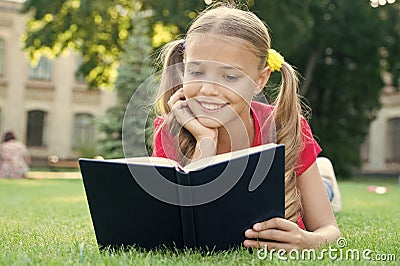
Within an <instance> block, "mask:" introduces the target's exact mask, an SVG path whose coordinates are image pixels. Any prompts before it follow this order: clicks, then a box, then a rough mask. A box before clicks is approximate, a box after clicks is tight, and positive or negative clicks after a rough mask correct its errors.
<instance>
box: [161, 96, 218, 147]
mask: <svg viewBox="0 0 400 266" xmlns="http://www.w3.org/2000/svg"><path fill="white" fill-rule="evenodd" d="M187 101H188V100H186V98H185V95H184V94H183V89H179V90H177V91H176V92H175V93H174V94H173V95H172V96H171V98H170V99H169V101H168V105H169V107H170V108H171V110H172V111H171V113H172V115H173V117H175V119H176V120H177V122H178V123H179V124H181V125H182V126H183V127H184V128H186V129H187V130H188V131H189V132H190V133H191V134H192V135H193V137H194V138H195V139H196V140H197V141H198V142H200V141H202V140H203V139H212V140H214V141H216V140H217V136H218V130H217V129H216V128H208V127H205V126H203V125H202V124H201V123H200V122H199V120H197V118H196V117H195V116H194V115H193V113H192V112H191V110H190V109H189V106H188V104H187Z"/></svg>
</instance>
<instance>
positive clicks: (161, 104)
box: [154, 40, 196, 165]
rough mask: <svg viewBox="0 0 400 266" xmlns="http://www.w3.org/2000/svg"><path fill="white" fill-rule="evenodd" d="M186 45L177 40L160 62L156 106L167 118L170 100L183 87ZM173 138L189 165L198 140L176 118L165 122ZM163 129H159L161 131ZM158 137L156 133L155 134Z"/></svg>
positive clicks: (181, 155) (181, 159) (182, 159)
mask: <svg viewBox="0 0 400 266" xmlns="http://www.w3.org/2000/svg"><path fill="white" fill-rule="evenodd" d="M184 45H185V40H176V41H172V42H170V43H168V44H166V45H165V46H164V47H163V49H162V51H161V57H160V61H161V62H163V67H162V69H163V70H162V73H161V78H160V88H159V90H158V91H159V92H158V93H159V95H158V96H157V103H156V104H155V108H156V113H157V114H158V115H162V116H166V115H168V114H169V113H170V112H171V108H170V107H169V105H168V100H169V99H170V98H171V96H172V95H173V94H174V93H175V92H176V91H177V90H179V89H181V88H182V86H183V73H184V64H183V59H184ZM165 123H167V125H168V127H169V130H170V132H171V134H172V135H173V136H178V141H177V143H178V147H179V151H178V154H179V155H178V156H179V157H178V158H175V159H178V160H180V161H181V163H182V164H183V165H185V164H186V163H188V162H189V161H190V159H191V158H192V156H193V153H194V150H195V146H196V140H195V138H194V137H193V135H192V134H191V133H190V132H189V131H188V130H187V129H185V128H184V127H183V126H182V125H181V124H179V123H178V121H177V120H176V119H175V118H174V117H170V118H169V119H166V120H165ZM161 128H162V127H159V130H161ZM154 135H156V133H155V134H154Z"/></svg>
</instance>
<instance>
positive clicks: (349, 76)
mask: <svg viewBox="0 0 400 266" xmlns="http://www.w3.org/2000/svg"><path fill="white" fill-rule="evenodd" d="M252 9H254V10H257V11H258V12H257V14H258V15H259V16H260V17H262V18H263V19H264V20H265V21H266V22H267V23H268V24H269V26H270V27H271V29H272V39H273V47H274V48H275V49H277V50H281V49H282V50H281V51H283V55H284V56H285V58H286V60H287V61H288V62H289V63H291V64H293V65H295V66H296V67H297V68H298V71H299V73H300V74H301V76H302V77H303V79H302V81H301V89H300V93H301V94H302V95H303V96H305V98H306V99H307V100H308V103H309V105H310V106H311V108H312V120H311V126H312V129H313V132H314V134H316V136H317V139H318V140H319V143H320V145H321V146H322V148H323V155H325V156H327V157H330V158H331V159H332V161H333V162H334V165H335V168H336V170H337V173H338V175H339V176H340V177H343V178H345V177H349V176H350V175H351V173H352V172H353V171H354V170H356V169H357V168H358V167H359V165H360V146H361V144H362V143H363V141H364V138H365V135H366V133H367V131H368V128H369V124H370V122H371V121H372V119H373V118H374V113H375V112H376V110H377V109H378V108H379V107H380V106H379V94H380V91H381V89H382V86H383V84H382V81H381V71H382V68H381V67H380V62H381V59H382V58H381V55H380V53H379V51H380V50H381V49H382V47H385V42H384V40H385V38H386V39H387V38H388V37H387V36H388V35H390V36H391V38H395V37H394V36H393V34H392V33H389V32H388V31H387V29H389V27H388V25H387V24H385V23H382V20H381V19H380V17H379V16H378V10H377V9H373V8H372V7H371V6H370V5H369V3H368V1H345V0H322V1H302V2H301V3H300V2H298V1H294V0H293V1H292V0H289V1H269V2H268V3H264V2H263V1H255V3H254V6H253V7H252ZM387 9H388V10H391V11H392V10H397V8H395V5H392V6H388V7H387ZM354 10H357V12H354ZM283 14H284V17H283V18H282V15H283ZM393 21H395V22H393ZM392 23H400V20H399V19H398V17H397V19H394V18H393V20H392ZM385 35H386V37H384V36H385ZM396 38H397V40H400V38H399V37H396ZM396 38H395V39H396ZM397 42H398V41H397ZM397 47H398V45H397ZM387 49H389V48H387ZM390 51H391V54H392V55H394V54H397V55H399V52H396V51H394V50H393V49H391V48H390ZM390 58H392V57H390ZM395 58H396V59H394V60H398V58H399V57H398V56H396V57H395Z"/></svg>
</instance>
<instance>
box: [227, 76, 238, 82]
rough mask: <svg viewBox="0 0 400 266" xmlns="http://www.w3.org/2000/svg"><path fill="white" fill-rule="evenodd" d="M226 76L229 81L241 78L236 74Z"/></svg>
mask: <svg viewBox="0 0 400 266" xmlns="http://www.w3.org/2000/svg"><path fill="white" fill-rule="evenodd" d="M224 78H225V79H226V80H227V81H237V80H238V79H239V77H238V76H236V75H224Z"/></svg>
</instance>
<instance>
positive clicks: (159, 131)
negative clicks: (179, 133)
mask: <svg viewBox="0 0 400 266" xmlns="http://www.w3.org/2000/svg"><path fill="white" fill-rule="evenodd" d="M177 147H178V146H177V144H176V141H175V137H174V136H172V134H171V132H170V131H169V128H168V125H166V123H165V118H164V117H161V116H158V117H156V119H154V139H153V153H152V155H151V156H153V157H163V158H168V159H172V160H175V161H177V159H178V157H177Z"/></svg>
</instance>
